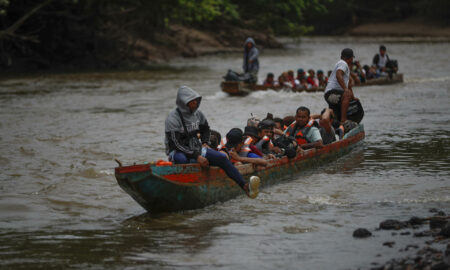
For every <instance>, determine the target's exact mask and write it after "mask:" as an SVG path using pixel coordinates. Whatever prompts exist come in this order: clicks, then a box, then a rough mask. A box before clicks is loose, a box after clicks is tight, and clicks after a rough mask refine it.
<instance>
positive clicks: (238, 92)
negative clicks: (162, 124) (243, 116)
mask: <svg viewBox="0 0 450 270" xmlns="http://www.w3.org/2000/svg"><path fill="white" fill-rule="evenodd" d="M401 82H403V74H402V73H398V74H393V75H392V79H391V78H389V77H382V78H377V79H372V80H368V81H366V82H365V83H362V84H360V85H355V86H354V87H361V86H370V85H386V84H394V83H401ZM220 87H221V88H222V91H223V92H225V93H227V94H229V95H231V96H245V95H248V94H250V93H251V92H254V91H266V90H275V91H280V90H287V91H292V92H323V91H324V90H325V88H324V87H315V88H310V89H292V88H286V87H275V88H274V87H268V86H264V85H261V84H248V83H244V82H233V81H224V82H222V83H221V84H220Z"/></svg>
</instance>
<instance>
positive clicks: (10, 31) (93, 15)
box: [0, 0, 450, 70]
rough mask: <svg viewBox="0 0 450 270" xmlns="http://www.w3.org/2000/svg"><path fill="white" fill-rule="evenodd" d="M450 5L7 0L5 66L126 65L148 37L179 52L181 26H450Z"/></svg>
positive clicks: (2, 16)
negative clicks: (406, 23)
mask: <svg viewBox="0 0 450 270" xmlns="http://www.w3.org/2000/svg"><path fill="white" fill-rule="evenodd" d="M449 7H450V1H448V0H411V1H405V0H377V1H365V0H285V1H279V0H246V1H238V0H191V1H189V0H0V68H1V69H2V70H7V69H13V68H14V67H16V68H19V69H24V68H25V69H27V67H28V68H29V69H37V70H39V69H52V68H58V67H62V66H66V67H68V66H70V67H74V68H85V67H88V68H96V69H97V68H114V67H121V66H123V65H130V64H132V63H138V62H139V59H142V58H147V59H148V58H149V57H148V53H147V56H146V54H145V53H137V52H136V51H139V48H140V49H141V50H142V48H143V47H145V46H142V44H143V43H145V44H152V46H154V48H162V47H164V48H165V49H166V50H173V51H174V55H176V51H177V50H179V49H180V48H181V47H183V44H180V42H177V40H176V39H175V40H174V39H173V36H174V33H175V32H174V31H175V30H174V26H182V27H185V28H188V29H196V30H199V31H204V32H206V33H211V34H213V35H216V36H217V35H218V34H219V33H222V35H228V36H227V37H228V38H224V37H222V40H234V39H236V40H235V43H233V42H228V43H227V44H226V45H227V46H236V47H238V46H240V45H241V43H242V41H243V39H244V38H245V36H243V37H241V36H239V35H238V34H236V35H233V33H240V34H241V35H245V34H248V33H249V32H241V30H242V29H249V30H252V31H254V32H258V33H262V34H264V35H270V36H274V35H276V36H292V37H297V36H301V35H305V34H310V35H336V34H341V33H344V32H345V31H346V30H348V29H349V28H351V27H354V26H357V25H359V24H362V23H369V22H392V21H400V20H405V19H408V18H419V19H421V20H424V21H427V22H431V23H434V24H438V25H443V26H446V25H449V23H450V16H449V10H450V9H449ZM219 40H220V39H219ZM262 45H263V46H267V47H270V46H271V45H270V42H268V43H266V44H264V43H263V44H262ZM139 46H140V47H139ZM147 47H148V46H147ZM156 51H157V49H156ZM153 53H154V52H153Z"/></svg>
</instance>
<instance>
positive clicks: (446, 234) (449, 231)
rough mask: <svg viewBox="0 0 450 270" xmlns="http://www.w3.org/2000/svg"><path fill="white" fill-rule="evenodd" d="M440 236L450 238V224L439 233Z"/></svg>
mask: <svg viewBox="0 0 450 270" xmlns="http://www.w3.org/2000/svg"><path fill="white" fill-rule="evenodd" d="M439 234H440V235H442V236H444V237H447V238H449V237H450V222H447V223H446V224H445V225H444V227H442V229H441V231H440V232H439Z"/></svg>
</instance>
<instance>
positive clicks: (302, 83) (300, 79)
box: [295, 68, 308, 90]
mask: <svg viewBox="0 0 450 270" xmlns="http://www.w3.org/2000/svg"><path fill="white" fill-rule="evenodd" d="M295 89H296V90H305V89H308V82H307V81H306V72H305V71H304V70H303V69H302V68H299V69H297V78H296V80H295Z"/></svg>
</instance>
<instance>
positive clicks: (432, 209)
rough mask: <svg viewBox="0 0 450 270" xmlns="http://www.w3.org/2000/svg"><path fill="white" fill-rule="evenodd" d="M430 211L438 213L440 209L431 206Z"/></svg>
mask: <svg viewBox="0 0 450 270" xmlns="http://www.w3.org/2000/svg"><path fill="white" fill-rule="evenodd" d="M429 211H430V213H437V212H439V209H437V208H431V209H430V210H429Z"/></svg>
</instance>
